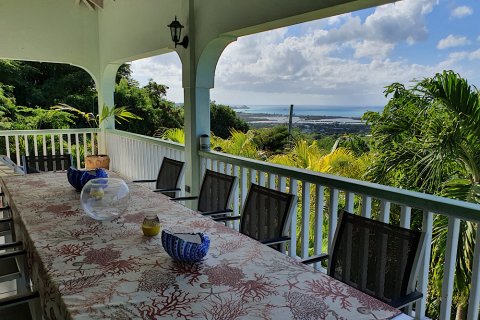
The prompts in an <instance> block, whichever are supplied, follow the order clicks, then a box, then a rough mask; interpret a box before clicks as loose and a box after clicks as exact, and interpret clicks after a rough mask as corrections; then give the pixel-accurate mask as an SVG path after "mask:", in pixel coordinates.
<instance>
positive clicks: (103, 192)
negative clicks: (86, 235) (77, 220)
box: [80, 178, 130, 220]
mask: <svg viewBox="0 0 480 320" xmlns="http://www.w3.org/2000/svg"><path fill="white" fill-rule="evenodd" d="M80 202H81V204H82V207H83V210H85V213H86V214H87V215H89V216H90V217H92V218H93V219H96V220H112V219H114V218H116V217H119V216H120V215H122V214H123V213H124V212H125V211H126V210H127V208H128V204H129V202H130V190H129V189H128V186H127V184H126V183H125V181H123V180H122V179H116V178H98V179H92V180H90V181H88V182H87V184H85V186H84V187H83V189H82V193H81V195H80Z"/></svg>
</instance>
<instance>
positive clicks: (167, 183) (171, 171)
mask: <svg viewBox="0 0 480 320" xmlns="http://www.w3.org/2000/svg"><path fill="white" fill-rule="evenodd" d="M184 169H185V162H183V161H178V160H174V159H170V158H167V157H163V161H162V165H161V166H160V170H159V171H158V176H157V184H156V189H174V188H178V187H179V186H180V182H181V180H182V176H183V173H184ZM162 193H163V194H165V195H166V196H169V197H171V198H173V197H175V194H176V193H175V191H172V192H170V191H168V192H162Z"/></svg>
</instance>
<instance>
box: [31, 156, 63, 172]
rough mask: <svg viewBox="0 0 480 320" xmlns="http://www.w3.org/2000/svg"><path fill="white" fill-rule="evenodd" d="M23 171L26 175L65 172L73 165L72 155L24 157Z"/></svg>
mask: <svg viewBox="0 0 480 320" xmlns="http://www.w3.org/2000/svg"><path fill="white" fill-rule="evenodd" d="M22 163H23V170H24V172H25V173H37V172H46V171H64V170H67V169H68V168H70V166H71V165H72V155H70V154H62V155H60V154H58V155H51V154H49V155H45V156H25V155H23V156H22Z"/></svg>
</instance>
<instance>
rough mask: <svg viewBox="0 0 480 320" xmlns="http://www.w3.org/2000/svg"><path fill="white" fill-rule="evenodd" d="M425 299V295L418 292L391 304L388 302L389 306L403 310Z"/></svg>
mask: <svg viewBox="0 0 480 320" xmlns="http://www.w3.org/2000/svg"><path fill="white" fill-rule="evenodd" d="M422 297H423V294H422V293H421V292H418V291H416V290H415V291H413V292H411V293H409V294H407V295H406V296H403V297H399V298H398V299H395V300H392V301H390V302H386V303H387V304H388V305H390V306H392V307H394V308H397V309H401V308H403V307H405V306H407V305H409V304H411V303H413V302H415V301H417V300H419V299H421V298H422Z"/></svg>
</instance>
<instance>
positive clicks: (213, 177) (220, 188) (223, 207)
mask: <svg viewBox="0 0 480 320" xmlns="http://www.w3.org/2000/svg"><path fill="white" fill-rule="evenodd" d="M236 187H237V177H234V176H231V175H228V174H223V173H220V172H216V171H211V170H208V169H207V170H206V171H205V175H204V177H203V182H202V186H201V188H200V194H199V195H198V196H191V197H178V198H172V200H174V201H184V200H196V199H198V204H197V211H198V212H200V213H201V214H203V215H218V214H226V213H229V212H233V210H231V209H230V205H231V203H232V199H233V194H234V193H235V188H236Z"/></svg>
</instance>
